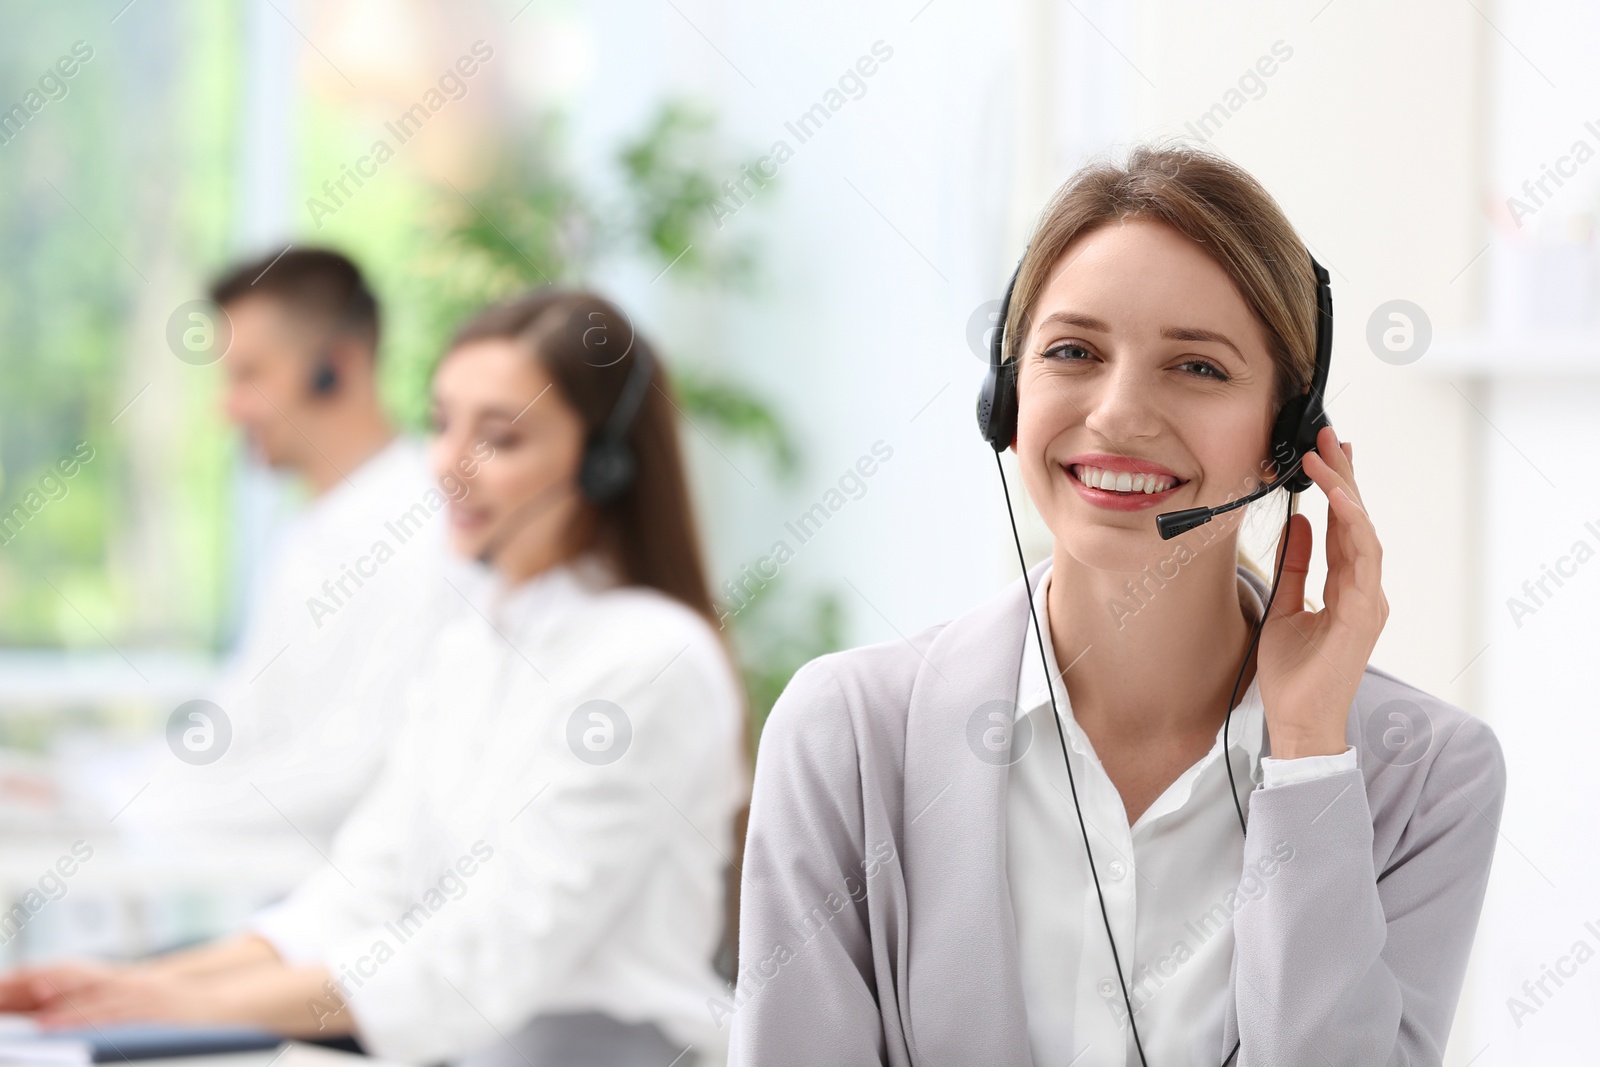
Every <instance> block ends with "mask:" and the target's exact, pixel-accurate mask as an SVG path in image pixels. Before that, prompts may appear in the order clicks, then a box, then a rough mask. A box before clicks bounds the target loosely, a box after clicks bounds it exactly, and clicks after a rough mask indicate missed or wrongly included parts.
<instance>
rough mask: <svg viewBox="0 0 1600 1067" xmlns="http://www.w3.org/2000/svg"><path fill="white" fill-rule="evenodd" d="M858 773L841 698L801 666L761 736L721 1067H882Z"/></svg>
mask: <svg viewBox="0 0 1600 1067" xmlns="http://www.w3.org/2000/svg"><path fill="white" fill-rule="evenodd" d="M858 767H859V765H858V762H857V750H856V738H855V732H854V730H853V728H852V723H851V719H850V714H849V710H848V707H847V704H846V700H845V696H844V693H843V691H842V689H841V687H840V685H839V683H838V681H837V680H836V679H835V678H834V676H833V674H832V672H831V671H830V669H829V667H828V666H827V662H826V659H825V658H824V659H823V660H813V661H811V662H810V663H808V664H806V665H805V666H804V667H802V668H801V669H800V670H799V671H798V672H797V673H796V674H795V676H794V677H793V679H791V681H790V682H789V685H788V687H787V688H785V689H784V691H783V694H782V696H780V697H779V698H778V701H777V703H776V705H774V707H773V709H772V712H771V714H770V716H769V717H768V719H767V723H766V726H765V728H764V729H763V731H762V735H761V747H760V750H759V753H758V756H757V760H756V770H755V783H754V787H753V790H752V795H751V802H750V821H749V828H748V831H747V835H746V838H745V860H744V871H743V879H742V882H741V888H740V901H739V907H740V921H739V976H738V983H737V987H736V989H735V992H734V998H733V1008H732V1013H731V1018H730V1019H729V1023H730V1025H731V1027H732V1030H731V1035H730V1056H729V1060H728V1063H729V1067H735V1065H744V1067H790V1065H793V1067H817V1065H818V1064H851V1065H852V1067H858V1065H863V1064H877V1063H883V1062H885V1060H884V1056H885V1049H884V1038H883V1023H882V1020H881V1019H880V1017H879V1014H878V1002H877V998H876V996H875V995H874V988H875V985H876V982H875V979H874V977H873V962H872V948H871V944H870V932H869V926H868V920H867V905H866V899H865V897H866V894H865V883H864V881H863V879H866V878H870V877H872V875H873V874H875V873H876V868H877V866H879V865H880V864H881V863H882V862H885V861H886V857H884V856H883V855H882V853H883V849H882V848H880V849H878V850H877V851H876V852H875V853H874V854H873V855H868V850H867V849H866V848H865V847H864V845H865V842H864V837H865V831H864V829H863V827H864V819H863V813H862V790H861V775H860V772H859V769H858ZM888 856H889V857H892V856H893V853H892V851H890V852H889V854H888Z"/></svg>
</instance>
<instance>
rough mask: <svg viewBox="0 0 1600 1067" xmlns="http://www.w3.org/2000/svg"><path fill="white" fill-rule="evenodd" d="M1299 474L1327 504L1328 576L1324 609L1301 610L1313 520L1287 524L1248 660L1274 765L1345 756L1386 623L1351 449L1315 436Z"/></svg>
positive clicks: (1378, 564)
mask: <svg viewBox="0 0 1600 1067" xmlns="http://www.w3.org/2000/svg"><path fill="white" fill-rule="evenodd" d="M1303 469H1304V471H1305V474H1306V476H1307V477H1308V478H1310V479H1311V480H1312V482H1314V483H1315V484H1316V485H1317V487H1318V488H1319V489H1321V490H1322V492H1323V493H1324V494H1325V495H1326V496H1327V498H1328V545H1327V549H1326V553H1327V559H1328V577H1327V581H1326V583H1325V584H1324V585H1323V590H1322V603H1323V608H1322V610H1321V611H1306V610H1304V607H1305V590H1306V573H1307V571H1308V570H1309V569H1310V566H1311V540H1312V538H1311V520H1310V519H1308V518H1306V517H1305V516H1304V515H1292V516H1290V518H1289V534H1288V537H1287V538H1286V539H1285V540H1286V542H1287V544H1284V543H1283V542H1280V544H1279V550H1278V556H1279V558H1280V559H1281V558H1282V557H1283V553H1284V551H1285V550H1287V552H1288V558H1287V559H1284V561H1283V576H1282V578H1281V579H1280V580H1279V585H1278V592H1277V595H1276V596H1275V597H1274V599H1273V602H1272V613H1271V615H1270V616H1269V617H1268V619H1267V623H1266V625H1265V626H1264V627H1263V628H1262V631H1261V645H1260V649H1259V651H1258V653H1257V659H1256V670H1257V674H1258V677H1259V678H1260V683H1261V701H1262V703H1263V704H1264V705H1265V707H1266V717H1267V733H1268V735H1269V736H1270V738H1271V744H1272V753H1271V754H1272V756H1273V758H1275V759H1296V758H1299V757H1301V756H1319V755H1337V754H1338V753H1341V752H1343V751H1344V750H1345V747H1346V745H1347V742H1346V740H1345V724H1346V722H1347V721H1348V718H1349V714H1350V705H1351V703H1352V702H1353V701H1354V700H1355V696H1356V688H1357V687H1358V686H1359V685H1360V683H1361V676H1362V674H1363V672H1365V671H1366V668H1367V660H1368V659H1369V658H1370V657H1371V655H1372V650H1373V648H1374V647H1375V646H1376V645H1377V643H1378V635H1379V634H1380V633H1382V632H1383V626H1384V623H1385V622H1386V621H1388V618H1389V601H1388V600H1387V599H1386V598H1385V597H1384V595H1383V586H1382V563H1383V546H1382V545H1380V544H1379V543H1378V533H1377V531H1376V530H1375V529H1374V528H1373V526H1372V520H1371V519H1370V518H1368V517H1367V512H1366V509H1365V508H1364V507H1363V506H1362V503H1361V492H1360V490H1358V489H1357V488H1356V484H1355V466H1354V463H1353V461H1352V450H1351V448H1350V445H1349V444H1345V445H1342V446H1341V445H1340V444H1339V439H1338V437H1337V436H1336V435H1335V434H1334V432H1333V428H1332V427H1331V426H1328V427H1323V429H1322V431H1321V432H1320V433H1319V434H1318V435H1317V448H1316V450H1315V451H1312V452H1308V453H1306V457H1305V460H1304V468H1303ZM1276 562H1277V560H1274V564H1276Z"/></svg>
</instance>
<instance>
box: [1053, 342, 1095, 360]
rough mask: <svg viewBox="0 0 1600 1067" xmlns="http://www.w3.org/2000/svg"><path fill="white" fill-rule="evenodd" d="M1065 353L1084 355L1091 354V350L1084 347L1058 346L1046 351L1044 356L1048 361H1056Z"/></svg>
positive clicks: (1072, 345)
mask: <svg viewBox="0 0 1600 1067" xmlns="http://www.w3.org/2000/svg"><path fill="white" fill-rule="evenodd" d="M1063 352H1082V353H1083V354H1084V355H1088V354H1089V350H1088V349H1087V348H1084V347H1083V346H1082V345H1074V344H1065V345H1056V346H1055V347H1054V348H1047V349H1045V352H1044V354H1045V358H1047V359H1055V358H1059V357H1060V355H1061V353H1063Z"/></svg>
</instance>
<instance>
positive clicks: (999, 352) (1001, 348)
mask: <svg viewBox="0 0 1600 1067" xmlns="http://www.w3.org/2000/svg"><path fill="white" fill-rule="evenodd" d="M1306 256H1307V258H1308V259H1310V260H1311V271H1312V274H1313V276H1314V277H1315V279H1316V287H1317V296H1316V299H1317V339H1316V365H1315V367H1314V368H1313V369H1312V373H1311V384H1310V386H1309V388H1308V389H1307V390H1306V391H1305V392H1303V393H1300V394H1298V395H1296V396H1293V397H1291V398H1290V399H1289V400H1288V401H1287V402H1285V404H1284V405H1283V407H1282V408H1281V409H1280V410H1279V412H1278V416H1277V419H1276V420H1275V421H1274V423H1273V428H1272V442H1271V446H1270V455H1271V457H1272V460H1273V463H1274V465H1275V466H1276V468H1277V470H1278V472H1279V473H1278V475H1277V477H1275V478H1274V479H1273V480H1272V481H1271V482H1268V483H1265V484H1263V485H1262V486H1260V487H1259V488H1257V489H1256V490H1254V491H1253V492H1251V493H1248V494H1246V495H1245V496H1242V497H1240V498H1239V499H1238V500H1233V501H1229V502H1228V503H1226V504H1220V505H1217V506H1215V507H1193V508H1185V509H1183V510H1181V511H1173V512H1167V513H1165V514H1162V515H1158V516H1156V529H1157V531H1158V532H1159V533H1160V534H1161V537H1162V539H1163V540H1168V539H1171V538H1173V537H1176V536H1177V535H1178V534H1180V533H1183V532H1185V531H1187V530H1192V529H1194V528H1195V527H1196V526H1200V525H1203V524H1205V523H1207V522H1210V521H1211V519H1212V518H1213V517H1215V516H1217V515H1221V514H1223V513H1224V512H1227V511H1232V510H1233V509H1234V508H1238V507H1243V506H1244V505H1246V504H1249V503H1250V502H1251V501H1253V500H1259V499H1260V498H1262V497H1264V496H1266V495H1267V494H1268V493H1270V492H1272V491H1273V490H1274V489H1277V488H1279V487H1280V486H1284V487H1287V488H1288V490H1289V508H1288V511H1287V513H1286V514H1285V515H1284V527H1283V534H1282V537H1281V538H1280V541H1282V542H1286V541H1287V538H1288V535H1289V517H1290V515H1292V514H1294V506H1295V496H1296V494H1298V493H1302V492H1305V491H1306V490H1307V489H1309V488H1311V485H1312V482H1311V479H1310V478H1309V477H1308V476H1307V475H1306V474H1305V472H1304V471H1303V470H1302V469H1301V464H1302V462H1303V461H1304V458H1305V454H1306V453H1307V452H1309V451H1311V450H1312V449H1314V448H1316V446H1317V434H1318V433H1320V432H1321V430H1322V428H1323V427H1324V426H1326V425H1328V417H1327V412H1326V411H1325V410H1324V407H1323V395H1324V391H1325V389H1326V388H1327V383H1328V368H1329V365H1330V364H1331V363H1332V361H1333V290H1332V285H1331V282H1330V279H1329V277H1328V272H1327V270H1326V269H1324V268H1323V266H1322V264H1320V263H1318V262H1317V260H1316V257H1315V256H1313V255H1311V252H1310V250H1309V249H1308V250H1307V251H1306ZM1026 259H1027V253H1026V252H1024V253H1023V256H1022V259H1020V260H1018V261H1017V267H1016V269H1015V270H1013V271H1012V272H1011V280H1010V281H1009V282H1007V283H1006V292H1005V297H1004V299H1002V300H1001V302H1000V317H999V322H998V323H996V325H995V326H994V328H993V329H992V330H990V333H989V367H988V370H987V371H985V373H984V376H983V384H982V386H981V387H980V388H979V390H978V430H979V432H980V433H981V434H982V435H983V439H984V440H985V441H987V442H989V445H990V447H991V448H993V449H994V458H995V467H996V469H998V470H999V472H1000V487H1001V489H1002V491H1003V492H1004V494H1005V501H1006V514H1007V515H1008V516H1009V517H1010V519H1011V537H1012V540H1013V541H1014V542H1015V544H1016V548H1017V563H1018V564H1019V565H1020V566H1021V568H1022V582H1023V585H1024V587H1025V588H1026V590H1027V596H1028V615H1029V617H1030V618H1031V619H1032V620H1033V633H1034V637H1035V638H1036V640H1037V642H1038V646H1039V658H1040V660H1041V661H1042V662H1043V663H1044V672H1045V676H1046V677H1047V678H1048V677H1049V675H1050V673H1051V672H1050V665H1049V659H1048V657H1047V656H1046V655H1045V649H1044V633H1043V631H1042V630H1041V629H1040V626H1039V616H1038V614H1037V613H1036V612H1035V611H1034V607H1033V586H1032V583H1031V582H1029V581H1028V564H1027V560H1026V559H1025V558H1024V556H1023V553H1022V537H1021V535H1020V534H1019V533H1018V532H1017V517H1016V513H1015V512H1014V511H1013V510H1012V508H1011V490H1010V487H1009V486H1007V485H1006V472H1005V467H1004V465H1003V464H1002V463H1001V461H1000V453H1002V452H1004V451H1005V450H1006V449H1007V448H1009V447H1010V446H1011V444H1012V442H1013V441H1014V440H1015V438H1016V435H1017V373H1018V369H1017V363H1018V361H1019V360H1020V359H1021V353H1020V352H1019V353H1018V355H1017V358H1016V359H1012V360H1007V359H1006V358H1005V329H1006V320H1007V318H1008V317H1009V315H1010V313H1011V294H1012V292H1013V291H1014V290H1015V289H1016V286H1017V275H1018V274H1019V273H1020V272H1021V270H1022V263H1023V261H1024V260H1026ZM1287 556H1288V553H1287V552H1279V554H1278V566H1277V570H1276V571H1275V572H1274V573H1273V576H1272V588H1271V590H1270V592H1269V593H1268V595H1267V601H1266V603H1265V604H1264V605H1263V606H1262V609H1261V618H1260V619H1258V620H1257V622H1256V626H1255V631H1254V633H1253V634H1252V635H1251V637H1250V646H1249V648H1247V649H1246V650H1245V656H1244V662H1243V663H1241V664H1240V665H1239V674H1238V677H1237V678H1235V679H1234V683H1233V693H1232V695H1230V696H1229V698H1228V708H1227V713H1226V714H1225V715H1224V716H1223V720H1222V751H1223V752H1224V753H1227V752H1228V726H1229V723H1230V722H1231V721H1232V719H1233V704H1234V701H1235V700H1237V699H1238V696H1239V684H1240V683H1241V682H1242V681H1243V680H1244V672H1245V668H1246V667H1247V666H1248V665H1249V663H1250V657H1251V656H1252V655H1254V653H1255V648H1256V643H1257V642H1258V641H1259V640H1260V639H1261V628H1262V627H1263V626H1265V625H1266V621H1267V618H1268V617H1269V616H1270V615H1271V613H1272V601H1273V599H1274V598H1275V597H1276V596H1277V593H1278V579H1279V578H1280V577H1281V576H1282V574H1283V562H1284V559H1285V558H1286V557H1287ZM1049 692H1050V709H1051V711H1052V712H1053V713H1054V714H1055V715H1056V716H1057V726H1056V736H1057V738H1058V739H1059V740H1060V741H1061V758H1062V759H1063V760H1066V764H1067V784H1068V786H1069V787H1070V788H1071V792H1072V807H1073V810H1074V811H1075V812H1076V813H1077V816H1078V829H1079V831H1080V832H1081V833H1082V835H1083V851H1084V855H1085V856H1086V857H1087V858H1088V860H1089V873H1090V876H1091V877H1092V878H1093V880H1094V891H1095V896H1096V897H1098V898H1099V901H1100V918H1101V920H1102V922H1103V923H1104V925H1105V931H1106V939H1107V941H1109V942H1110V944H1111V961H1112V963H1113V965H1114V966H1115V967H1116V971H1117V982H1118V983H1119V984H1120V985H1121V987H1122V1001H1123V1004H1124V1005H1125V1006H1126V1008H1127V1011H1128V1025H1129V1027H1130V1028H1131V1029H1132V1031H1133V1042H1134V1047H1135V1048H1136V1049H1137V1050H1138V1052H1139V1062H1140V1063H1141V1064H1144V1065H1145V1067H1149V1062H1148V1061H1147V1060H1146V1059H1145V1055H1144V1044H1143V1043H1142V1042H1141V1041H1140V1039H1139V1025H1138V1022H1137V1020H1135V1018H1134V1010H1133V999H1132V997H1131V996H1129V994H1128V982H1127V979H1126V977H1124V974H1123V969H1122V959H1121V956H1120V955H1119V954H1118V952H1117V940H1116V938H1115V937H1114V936H1112V933H1111V917H1110V914H1109V913H1108V912H1107V910H1106V898H1105V894H1104V892H1102V890H1101V888H1100V874H1099V872H1098V871H1097V870H1096V869H1095V865H1094V853H1093V852H1092V851H1091V850H1090V848H1089V828H1088V825H1087V824H1086V823H1085V821H1084V818H1083V809H1082V807H1081V806H1079V803H1078V785H1077V782H1076V781H1074V780H1073V776H1072V761H1071V760H1070V759H1069V758H1068V757H1067V743H1066V738H1065V736H1064V734H1063V731H1062V730H1061V728H1060V720H1059V716H1060V709H1058V708H1057V707H1056V692H1055V684H1054V680H1053V679H1052V680H1051V684H1050V687H1049ZM1223 764H1224V766H1226V767H1227V769H1228V785H1229V791H1230V792H1231V793H1232V794H1233V805H1234V810H1235V811H1236V812H1237V813H1238V815H1239V832H1240V833H1241V834H1248V832H1249V831H1248V827H1247V826H1246V823H1245V817H1244V806H1243V805H1242V804H1241V803H1240V801H1239V788H1238V784H1237V783H1236V782H1235V781H1234V775H1233V762H1232V760H1230V759H1228V758H1227V757H1226V756H1225V757H1224V759H1223ZM1238 1054H1239V1043H1238V1042H1237V1041H1235V1042H1234V1045H1233V1050H1232V1051H1231V1052H1229V1053H1228V1055H1227V1056H1226V1057H1224V1059H1223V1061H1222V1067H1227V1065H1228V1064H1229V1063H1230V1062H1232V1060H1233V1058H1234V1057H1235V1056H1237V1055H1238Z"/></svg>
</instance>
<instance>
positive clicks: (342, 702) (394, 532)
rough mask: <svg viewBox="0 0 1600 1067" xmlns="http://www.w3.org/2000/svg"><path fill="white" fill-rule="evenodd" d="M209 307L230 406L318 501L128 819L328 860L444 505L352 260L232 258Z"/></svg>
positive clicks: (371, 743) (366, 766) (384, 737)
mask: <svg viewBox="0 0 1600 1067" xmlns="http://www.w3.org/2000/svg"><path fill="white" fill-rule="evenodd" d="M211 298H212V300H213V301H214V302H215V303H216V304H217V305H218V306H219V307H220V309H221V311H222V313H223V314H225V315H226V318H227V320H228V324H229V325H230V326H231V341H230V342H229V345H228V348H227V351H226V353H225V355H224V356H223V357H222V363H221V365H222V368H223V370H224V374H225V387H224V401H223V403H224V410H225V411H226V414H227V417H228V419H229V420H230V421H231V422H233V423H234V424H235V425H237V426H238V427H239V428H240V430H242V431H243V434H244V436H245V438H246V440H247V441H248V444H249V447H250V449H251V451H252V453H253V454H254V455H255V457H256V458H258V459H259V460H260V461H262V462H264V463H265V464H267V465H268V466H270V467H272V468H273V469H275V470H277V471H280V472H283V473H285V474H287V475H290V476H291V477H293V478H294V479H296V480H297V481H299V482H300V483H302V484H303V485H304V487H305V488H306V489H307V490H309V494H310V500H309V503H308V504H307V506H306V507H305V509H304V511H303V512H301V513H300V514H299V515H297V516H296V517H295V518H294V519H293V520H292V521H291V522H290V523H289V524H288V526H287V528H286V529H284V530H283V531H282V535H281V536H280V537H279V538H278V540H277V546H276V550H275V551H274V552H273V554H272V556H271V558H270V559H268V560H265V561H262V562H263V563H264V564H265V565H264V566H261V567H256V568H253V569H254V570H255V571H256V573H257V574H258V575H260V579H259V580H258V583H257V589H256V590H255V593H254V595H253V596H252V597H251V599H250V601H249V606H248V609H247V619H246V623H245V626H244V631H243V637H242V639H241V642H240V644H239V647H238V649H237V650H236V653H235V655H234V657H233V661H232V662H231V664H230V665H229V667H228V669H227V671H226V672H225V674H224V675H223V677H222V679H221V680H220V683H219V685H218V686H217V687H216V690H215V692H214V693H211V694H207V698H206V699H205V700H197V701H193V702H190V703H189V704H185V705H183V706H182V707H180V708H178V709H177V710H176V711H175V712H174V714H173V716H172V719H171V721H170V722H169V726H168V730H167V737H166V746H165V750H164V751H163V752H161V753H160V755H159V758H158V759H157V761H156V767H155V769H154V771H153V772H152V774H151V775H150V782H149V786H148V788H147V789H146V790H145V791H144V792H143V793H141V794H140V795H139V796H138V797H137V798H136V800H135V801H134V802H133V803H131V804H130V805H129V806H128V809H127V812H126V814H125V815H124V816H122V822H123V824H124V825H126V826H128V827H129V828H130V829H134V830H135V831H136V832H138V831H143V832H146V833H149V832H154V833H157V834H166V833H169V832H172V831H200V832H210V833H231V832H235V831H246V832H258V833H259V832H275V833H290V832H292V833H295V834H298V835H300V836H302V837H304V838H306V839H307V840H309V841H310V842H311V843H312V844H313V845H314V846H316V848H317V849H318V850H319V851H321V852H325V851H326V846H327V844H328V842H329V840H330V839H331V837H332V835H333V832H334V830H335V829H336V828H337V827H338V826H339V824H340V822H341V821H342V820H343V818H344V816H345V814H346V813H347V812H348V811H349V810H350V808H351V807H352V806H353V805H354V803H355V801H356V800H357V798H359V797H360V796H361V794H362V793H363V791H365V789H366V788H367V786H368V785H369V784H370V782H371V781H372V780H373V778H374V776H375V775H376V773H377V770H378V768H379V765H380V763H381V760H382V758H383V755H384V751H385V746H386V743H387V741H388V739H389V738H390V737H391V736H392V735H393V734H394V732H395V727H396V725H397V724H398V721H399V718H400V715H401V712H402V704H403V700H404V676H405V670H404V667H405V665H406V664H407V663H408V662H410V661H411V660H412V659H414V657H415V654H416V652H417V650H418V648H419V646H420V644H421V643H422V642H424V641H425V630H426V627H427V626H428V625H429V624H430V622H431V621H434V620H436V618H437V614H438V612H436V611H435V610H433V609H432V608H431V607H430V605H431V604H432V603H433V602H432V599H431V598H432V596H433V595H434V594H435V592H436V590H437V588H438V586H439V584H441V583H439V582H438V573H439V572H438V567H439V566H440V564H441V562H442V557H443V555H444V542H443V537H442V534H443V523H444V516H443V515H441V514H440V512H441V511H442V510H443V506H444V499H443V497H442V495H441V493H440V490H439V488H438V486H437V484H436V483H435V481H434V479H433V478H432V476H431V475H430V473H429V471H428V468H427V463H426V458H425V455H424V446H423V444H422V442H421V441H418V440H415V439H412V438H410V437H408V436H406V435H402V434H399V433H397V432H396V430H395V428H394V426H393V425H392V424H391V422H390V421H389V419H388V418H387V417H386V416H385V414H384V411H383V409H382V406H381V404H380V402H379V398H378V390H377V374H376V371H377V353H378V341H379V335H380V331H379V313H378V305H377V301H376V300H375V299H374V297H373V295H372V293H371V291H370V290H369V289H368V287H367V285H366V284H365V282H364V281H363V279H362V277H361V274H360V272H359V270H358V269H357V268H356V266H355V264H353V263H352V262H350V260H348V259H346V258H345V257H344V256H342V255H339V254H338V253H335V252H328V251H316V250H296V249H291V250H290V251H287V252H285V253H283V254H281V255H279V256H277V257H276V258H267V259H262V260H260V261H258V262H251V263H245V264H241V265H239V266H237V267H236V268H235V269H233V270H232V271H230V272H229V273H228V274H226V275H225V276H223V277H222V278H220V279H218V280H217V282H216V283H215V284H214V285H213V287H212V290H211Z"/></svg>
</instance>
